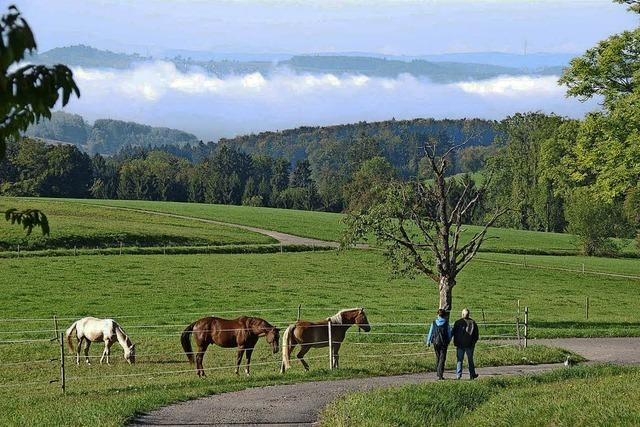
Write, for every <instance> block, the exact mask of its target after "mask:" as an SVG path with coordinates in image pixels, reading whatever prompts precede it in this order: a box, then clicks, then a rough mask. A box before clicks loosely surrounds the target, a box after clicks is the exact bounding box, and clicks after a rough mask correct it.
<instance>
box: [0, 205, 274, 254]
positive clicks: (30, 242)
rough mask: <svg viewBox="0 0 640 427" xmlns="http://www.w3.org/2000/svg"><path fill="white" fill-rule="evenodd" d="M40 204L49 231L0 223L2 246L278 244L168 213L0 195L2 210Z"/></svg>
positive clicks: (254, 235) (34, 207)
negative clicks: (146, 212) (27, 233)
mask: <svg viewBox="0 0 640 427" xmlns="http://www.w3.org/2000/svg"><path fill="white" fill-rule="evenodd" d="M10 207H12V208H17V209H27V208H31V209H40V210H42V211H44V212H45V213H46V215H47V217H48V219H49V222H50V224H51V233H50V235H49V236H43V235H42V234H41V233H40V230H38V229H35V230H34V231H33V232H32V233H31V234H30V235H28V236H27V235H26V234H25V231H24V230H23V229H22V227H20V226H13V227H11V226H8V224H7V225H5V226H2V227H0V251H1V250H13V251H15V250H17V246H18V245H20V247H21V249H22V250H34V249H49V248H73V247H77V248H96V247H99V248H105V247H118V246H120V245H121V244H122V245H124V246H179V245H212V246H219V245H231V244H265V243H276V241H275V240H273V239H271V238H270V237H267V236H264V235H261V234H257V233H252V232H250V231H246V230H241V229H238V228H234V227H225V226H222V225H216V224H206V223H202V222H197V221H189V220H185V219H180V218H171V217H166V216H159V215H155V216H150V215H147V214H144V213H140V212H133V211H122V210H118V211H116V210H114V209H109V208H107V207H100V206H91V205H87V204H83V203H69V202H68V201H66V200H63V199H59V200H56V199H47V200H44V199H36V198H24V199H23V198H8V197H0V212H3V211H4V210H6V209H8V208H10Z"/></svg>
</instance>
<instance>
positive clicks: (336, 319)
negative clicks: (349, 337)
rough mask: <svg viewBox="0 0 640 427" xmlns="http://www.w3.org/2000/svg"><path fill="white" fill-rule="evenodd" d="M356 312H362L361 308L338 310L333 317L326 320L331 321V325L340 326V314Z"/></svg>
mask: <svg viewBox="0 0 640 427" xmlns="http://www.w3.org/2000/svg"><path fill="white" fill-rule="evenodd" d="M358 310H363V308H361V307H355V308H345V309H343V310H340V311H339V312H337V313H336V314H334V315H333V316H331V317H328V318H327V320H329V321H331V323H333V324H334V325H342V314H343V313H345V312H347V311H358Z"/></svg>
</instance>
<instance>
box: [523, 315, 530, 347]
mask: <svg viewBox="0 0 640 427" xmlns="http://www.w3.org/2000/svg"><path fill="white" fill-rule="evenodd" d="M528 341H529V307H525V308H524V348H527V344H528Z"/></svg>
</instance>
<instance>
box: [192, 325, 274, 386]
mask: <svg viewBox="0 0 640 427" xmlns="http://www.w3.org/2000/svg"><path fill="white" fill-rule="evenodd" d="M191 335H193V337H194V338H195V341H196V346H197V347H198V351H197V352H196V357H195V363H196V374H198V376H199V377H204V376H205V373H204V368H203V366H202V360H203V359H204V353H205V351H207V347H209V345H210V344H215V345H217V346H220V347H223V348H231V347H237V348H238V353H237V356H236V375H237V374H238V371H239V370H240V363H241V362H242V356H243V354H245V353H246V361H247V365H246V367H245V370H244V371H245V373H246V374H247V375H249V366H250V365H251V355H252V354H253V349H254V348H255V346H256V343H257V342H258V338H260V337H266V338H265V339H266V340H267V342H268V343H269V344H270V345H271V348H272V350H273V353H274V354H275V353H277V352H278V349H279V342H280V330H279V329H278V328H275V327H273V326H271V325H270V324H269V322H267V321H266V320H263V319H260V318H258V317H245V316H242V317H238V318H237V319H221V318H219V317H204V318H202V319H200V320H197V321H195V322H193V323H192V324H190V325H189V326H187V328H186V329H185V330H184V332H182V336H181V337H180V341H181V343H182V348H183V349H184V352H185V353H186V355H187V358H188V359H189V362H190V363H193V362H194V357H193V354H194V353H193V350H192V348H191Z"/></svg>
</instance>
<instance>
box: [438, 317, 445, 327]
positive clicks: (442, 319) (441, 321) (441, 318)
mask: <svg viewBox="0 0 640 427" xmlns="http://www.w3.org/2000/svg"><path fill="white" fill-rule="evenodd" d="M445 323H447V319H445V318H444V317H440V316H438V317H437V318H436V325H438V326H442V325H444V324H445Z"/></svg>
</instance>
